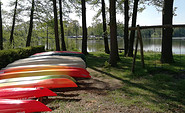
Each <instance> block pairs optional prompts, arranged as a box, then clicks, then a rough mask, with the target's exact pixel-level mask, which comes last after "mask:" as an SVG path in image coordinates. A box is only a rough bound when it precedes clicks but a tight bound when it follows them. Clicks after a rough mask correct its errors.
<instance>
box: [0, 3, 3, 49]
mask: <svg viewBox="0 0 185 113" xmlns="http://www.w3.org/2000/svg"><path fill="white" fill-rule="evenodd" d="M1 4H2V3H1V1H0V50H3V25H2V17H1Z"/></svg>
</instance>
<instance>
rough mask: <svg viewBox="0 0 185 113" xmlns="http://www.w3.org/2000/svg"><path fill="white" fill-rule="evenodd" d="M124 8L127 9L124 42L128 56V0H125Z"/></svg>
mask: <svg viewBox="0 0 185 113" xmlns="http://www.w3.org/2000/svg"><path fill="white" fill-rule="evenodd" d="M124 6H125V8H124V10H125V12H124V13H125V26H124V43H125V53H124V56H126V55H127V54H128V43H129V41H128V34H129V31H128V24H129V4H128V0H125V2H124Z"/></svg>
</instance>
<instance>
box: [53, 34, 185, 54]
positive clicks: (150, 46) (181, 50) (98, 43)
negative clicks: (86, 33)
mask: <svg viewBox="0 0 185 113" xmlns="http://www.w3.org/2000/svg"><path fill="white" fill-rule="evenodd" d="M53 42H54V41H53ZM87 43H88V44H87V45H88V48H87V50H88V52H96V51H103V50H104V41H103V40H88V42H87ZM109 43H110V40H109ZM81 44H82V40H76V39H71V38H68V39H67V40H66V45H67V46H74V48H78V49H79V50H81ZM52 45H53V44H52ZM161 45H162V39H161V38H144V39H143V46H144V51H155V52H161ZM53 46H54V45H53ZM134 46H135V45H134ZM118 48H124V40H123V38H119V39H118ZM173 53H174V54H185V37H175V38H173Z"/></svg>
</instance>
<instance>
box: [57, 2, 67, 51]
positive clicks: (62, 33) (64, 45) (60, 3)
mask: <svg viewBox="0 0 185 113" xmlns="http://www.w3.org/2000/svg"><path fill="white" fill-rule="evenodd" d="M59 8H60V30H61V44H62V50H63V51H66V44H65V40H64V27H63V17H62V13H63V11H62V0H59Z"/></svg>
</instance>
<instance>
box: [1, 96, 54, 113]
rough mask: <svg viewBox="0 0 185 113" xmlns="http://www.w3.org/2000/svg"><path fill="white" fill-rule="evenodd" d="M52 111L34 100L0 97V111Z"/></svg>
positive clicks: (10, 112) (21, 112)
mask: <svg viewBox="0 0 185 113" xmlns="http://www.w3.org/2000/svg"><path fill="white" fill-rule="evenodd" d="M45 111H52V110H51V109H50V108H48V107H47V106H46V105H44V104H43V103H41V102H39V101H36V100H15V99H0V113H30V112H45Z"/></svg>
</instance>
